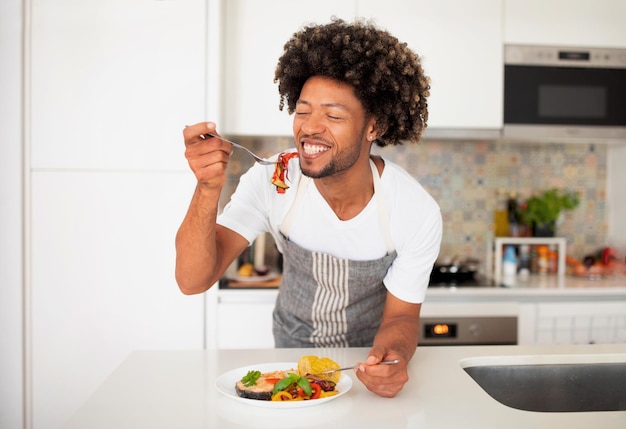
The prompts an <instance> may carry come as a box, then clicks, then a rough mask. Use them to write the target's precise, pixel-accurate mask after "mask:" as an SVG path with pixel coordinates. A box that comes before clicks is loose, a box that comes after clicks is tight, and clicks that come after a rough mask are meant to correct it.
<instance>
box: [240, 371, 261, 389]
mask: <svg viewBox="0 0 626 429" xmlns="http://www.w3.org/2000/svg"><path fill="white" fill-rule="evenodd" d="M260 376H261V371H248V373H247V374H246V375H244V376H243V377H242V378H241V382H242V383H243V385H244V386H246V387H250V386H254V385H255V384H256V381H257V380H258V379H259V377H260Z"/></svg>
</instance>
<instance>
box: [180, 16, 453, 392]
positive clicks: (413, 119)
mask: <svg viewBox="0 0 626 429" xmlns="http://www.w3.org/2000/svg"><path fill="white" fill-rule="evenodd" d="M275 82H278V84H279V93H280V95H281V100H280V109H281V110H282V108H283V107H284V104H285V102H286V103H287V106H288V110H289V113H291V114H294V119H293V135H294V140H295V149H294V150H292V151H289V152H287V153H284V154H280V155H279V156H278V158H277V160H278V161H279V164H278V167H274V166H263V165H255V166H254V167H252V168H251V169H250V170H249V171H248V172H247V173H246V174H244V175H243V176H242V177H241V180H240V183H239V186H238V188H237V190H236V192H235V193H234V194H233V196H232V198H231V201H230V202H229V204H228V205H227V206H226V207H225V209H224V211H223V213H222V214H221V215H219V216H218V200H219V196H220V192H221V190H222V187H223V186H224V183H225V180H226V169H227V166H228V160H229V156H230V154H231V152H232V147H231V146H230V145H229V144H228V143H227V142H224V141H222V140H220V138H219V134H218V133H217V130H216V125H215V124H214V123H211V122H204V123H200V124H196V125H193V126H189V127H186V128H185V130H184V132H183V134H184V138H185V145H186V152H185V156H186V157H187V159H188V161H189V165H190V167H191V169H192V170H193V172H194V174H195V176H196V178H197V186H196V190H195V193H194V196H193V198H192V201H191V204H190V207H189V210H188V213H187V215H186V217H185V219H184V220H183V223H182V225H181V227H180V229H179V232H178V235H177V238H176V249H177V258H176V278H177V281H178V284H179V287H180V289H181V291H183V292H184V293H186V294H194V293H202V292H204V291H206V290H208V289H209V288H210V287H211V285H213V284H214V283H215V282H216V281H217V280H218V279H219V278H220V277H221V276H222V275H223V273H224V271H225V270H226V268H227V267H228V266H229V265H230V264H231V262H232V261H233V260H234V259H235V258H236V257H237V256H238V255H239V254H240V253H241V252H242V251H243V250H244V249H245V248H246V246H248V245H249V244H250V243H251V242H252V241H253V240H254V239H255V238H256V237H257V236H258V235H259V234H261V233H264V232H266V231H269V232H270V233H271V234H272V235H273V237H274V239H275V241H276V243H277V247H278V249H279V251H280V252H281V253H282V254H283V261H284V262H283V278H282V282H281V286H280V288H279V295H278V299H277V303H276V308H275V310H274V328H273V330H274V338H275V342H276V346H277V347H335V346H368V347H369V346H371V350H370V352H369V356H368V358H367V360H366V361H365V362H364V363H362V364H360V367H359V370H357V372H356V374H357V377H358V378H359V379H360V380H361V381H362V382H363V383H364V384H365V386H366V387H367V388H368V389H369V390H371V391H373V392H375V393H377V394H378V395H380V396H385V397H393V396H395V395H396V394H397V393H398V392H399V391H400V390H401V389H402V387H403V385H404V384H405V383H406V382H407V380H408V376H407V370H406V369H407V364H408V362H409V361H410V359H411V358H412V356H413V354H414V352H415V348H416V346H417V341H418V326H419V325H418V322H419V313H420V306H421V302H423V299H424V295H425V290H426V287H427V284H428V279H429V275H430V271H431V269H432V266H433V263H434V261H435V259H436V258H437V255H438V252H439V245H440V241H441V214H440V211H439V207H438V205H437V204H436V202H435V201H434V200H433V199H432V198H431V197H430V196H429V195H428V194H427V193H426V191H425V190H424V189H423V188H422V187H421V186H420V185H419V184H418V183H417V181H416V180H415V179H413V178H412V177H410V176H409V175H408V174H407V173H406V172H405V171H404V170H402V169H400V168H399V167H398V166H397V165H395V164H393V163H391V162H389V161H386V160H384V159H383V158H380V157H376V156H371V155H370V150H371V147H372V144H373V143H376V144H378V145H379V146H387V145H397V144H401V141H409V142H415V143H417V142H418V141H419V139H420V136H421V133H422V131H423V129H424V128H425V127H426V120H427V117H428V113H427V103H426V97H427V96H428V95H429V93H428V91H429V80H428V78H427V77H426V76H424V72H423V70H422V67H421V65H420V62H419V58H418V57H417V55H415V54H414V53H413V52H411V51H410V50H409V49H408V48H407V46H406V44H403V43H400V42H399V41H398V40H397V39H396V38H395V37H393V36H391V35H390V34H389V33H387V32H385V31H382V30H379V29H377V28H376V27H374V26H373V25H371V24H368V23H364V22H361V21H357V22H355V23H353V24H349V23H346V22H344V21H342V20H334V21H333V22H331V23H330V24H326V25H319V26H318V25H312V26H309V27H305V28H304V29H302V30H301V31H299V32H297V33H295V34H294V35H293V37H292V38H291V40H290V41H289V42H288V43H287V44H286V45H285V50H284V53H283V55H282V57H281V58H280V59H279V62H278V66H277V68H276V74H275ZM210 135H214V136H216V137H211V136H210ZM284 170H286V171H284ZM391 359H400V363H399V364H397V365H380V366H377V365H376V364H377V363H378V362H380V361H382V360H391Z"/></svg>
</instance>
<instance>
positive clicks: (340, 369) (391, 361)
mask: <svg viewBox="0 0 626 429" xmlns="http://www.w3.org/2000/svg"><path fill="white" fill-rule="evenodd" d="M398 362H400V359H394V360H384V361H382V362H378V363H377V364H376V365H394V364H396V363H398ZM358 367H359V365H354V366H347V367H345V368H337V369H329V370H328V371H322V372H318V373H316V374H311V375H322V374H331V373H333V372H337V371H347V370H349V369H357V368H358Z"/></svg>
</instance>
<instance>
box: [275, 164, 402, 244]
mask: <svg viewBox="0 0 626 429" xmlns="http://www.w3.org/2000/svg"><path fill="white" fill-rule="evenodd" d="M370 168H371V169H372V178H373V180H374V198H376V203H377V204H376V205H377V206H378V221H379V224H380V228H381V231H382V233H383V237H384V239H385V246H386V247H387V253H388V254H391V253H393V252H394V251H395V246H394V245H393V240H392V239H391V223H390V217H389V208H388V207H387V200H386V198H385V192H384V190H383V187H382V183H381V180H380V175H379V174H378V169H377V168H376V164H374V161H372V160H371V159H370ZM310 181H311V178H310V177H308V176H305V175H304V174H302V175H301V176H300V182H299V183H298V189H297V190H296V197H295V199H294V201H293V204H292V205H291V207H290V208H289V211H288V212H287V215H285V218H284V219H283V221H282V223H281V225H280V227H279V230H280V232H281V233H282V235H283V236H284V237H285V238H287V239H288V238H289V231H291V227H292V225H293V221H294V219H295V218H296V214H297V212H298V210H299V208H300V205H301V203H302V197H303V195H304V192H305V189H306V186H307V185H308V183H309V182H310Z"/></svg>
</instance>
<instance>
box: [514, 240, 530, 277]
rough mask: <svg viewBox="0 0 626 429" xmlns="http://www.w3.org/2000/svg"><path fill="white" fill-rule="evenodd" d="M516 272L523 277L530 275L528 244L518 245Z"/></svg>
mask: <svg viewBox="0 0 626 429" xmlns="http://www.w3.org/2000/svg"><path fill="white" fill-rule="evenodd" d="M517 274H518V275H519V276H520V277H521V278H524V279H526V278H528V276H529V275H530V246H529V245H528V244H522V245H521V246H520V247H519V269H518V271H517Z"/></svg>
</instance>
